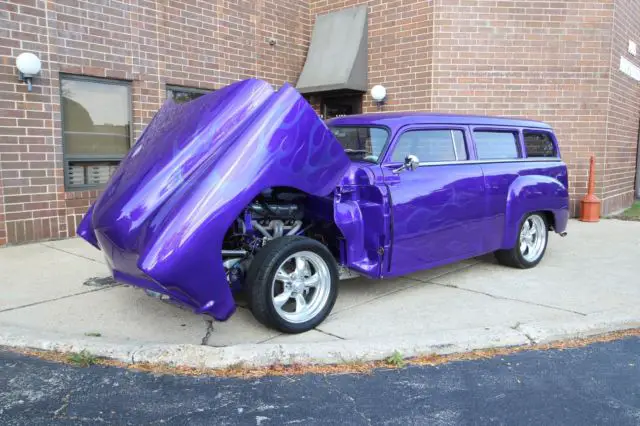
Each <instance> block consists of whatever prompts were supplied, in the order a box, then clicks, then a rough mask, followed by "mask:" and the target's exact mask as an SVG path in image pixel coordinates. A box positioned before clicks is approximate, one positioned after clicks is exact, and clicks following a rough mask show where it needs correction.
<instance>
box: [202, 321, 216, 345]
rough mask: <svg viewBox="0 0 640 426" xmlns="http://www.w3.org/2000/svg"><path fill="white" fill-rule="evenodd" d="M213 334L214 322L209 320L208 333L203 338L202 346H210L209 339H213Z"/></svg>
mask: <svg viewBox="0 0 640 426" xmlns="http://www.w3.org/2000/svg"><path fill="white" fill-rule="evenodd" d="M211 334H213V320H207V332H206V333H205V335H204V337H203V338H202V342H201V343H200V344H201V345H203V346H209V338H211Z"/></svg>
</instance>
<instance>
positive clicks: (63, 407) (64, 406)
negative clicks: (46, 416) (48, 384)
mask: <svg viewBox="0 0 640 426" xmlns="http://www.w3.org/2000/svg"><path fill="white" fill-rule="evenodd" d="M70 398H71V392H69V393H68V394H66V395H65V396H64V397H63V398H62V405H61V406H60V408H58V409H57V410H56V411H54V412H53V418H54V419H57V418H65V417H67V413H66V410H67V408H68V407H69V399H70ZM62 410H65V413H64V414H63V415H60V412H61V411H62Z"/></svg>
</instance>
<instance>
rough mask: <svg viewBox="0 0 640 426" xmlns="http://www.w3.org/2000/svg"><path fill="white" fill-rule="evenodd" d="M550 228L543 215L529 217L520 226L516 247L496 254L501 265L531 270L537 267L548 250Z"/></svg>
mask: <svg viewBox="0 0 640 426" xmlns="http://www.w3.org/2000/svg"><path fill="white" fill-rule="evenodd" d="M548 239H549V227H548V225H547V220H546V218H545V216H544V215H543V214H541V213H531V214H529V215H527V216H526V217H525V218H524V219H523V220H522V223H521V224H520V228H519V232H518V236H517V238H516V242H515V247H513V248H512V249H510V250H498V251H496V252H495V256H496V259H497V260H498V262H499V263H501V264H502V265H506V266H511V267H513V268H520V269H529V268H533V267H534V266H536V265H537V264H538V263H540V261H541V260H542V258H543V257H544V253H545V252H546V250H547V241H548Z"/></svg>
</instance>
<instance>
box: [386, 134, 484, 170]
mask: <svg viewBox="0 0 640 426" xmlns="http://www.w3.org/2000/svg"><path fill="white" fill-rule="evenodd" d="M429 130H450V131H453V130H459V131H461V132H462V136H463V137H464V147H465V150H466V152H467V159H466V160H458V159H457V150H456V148H455V142H454V140H453V138H452V139H451V142H452V144H453V145H454V150H455V152H456V160H452V161H420V163H419V166H420V167H422V166H443V165H451V164H468V163H470V162H471V161H472V160H473V155H474V154H473V150H472V144H471V143H470V142H471V140H470V135H469V127H468V126H465V125H459V124H450V125H447V124H433V125H430V124H422V125H421V124H412V125H407V126H404V127H401V128H400V129H398V130H397V131H396V135H395V136H394V138H393V140H392V141H390V142H389V146H388V147H387V151H386V152H385V155H384V161H383V164H385V165H389V166H392V167H396V166H399V165H402V164H403V162H398V161H393V160H392V159H393V152H394V151H395V149H396V147H397V146H398V142H399V141H400V139H401V138H402V136H403V135H404V134H405V133H408V132H412V131H429ZM418 160H420V158H418Z"/></svg>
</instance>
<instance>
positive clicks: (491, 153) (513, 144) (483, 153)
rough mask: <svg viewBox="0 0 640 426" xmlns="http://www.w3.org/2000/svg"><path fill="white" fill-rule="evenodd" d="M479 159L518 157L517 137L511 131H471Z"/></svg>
mask: <svg viewBox="0 0 640 426" xmlns="http://www.w3.org/2000/svg"><path fill="white" fill-rule="evenodd" d="M473 139H474V140H475V142H476V150H477V151H478V159H479V160H504V159H512V158H520V148H519V147H518V138H517V137H516V134H515V133H512V132H497V131H495V132H487V131H476V132H473Z"/></svg>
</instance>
